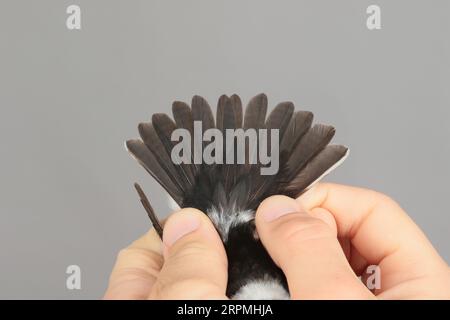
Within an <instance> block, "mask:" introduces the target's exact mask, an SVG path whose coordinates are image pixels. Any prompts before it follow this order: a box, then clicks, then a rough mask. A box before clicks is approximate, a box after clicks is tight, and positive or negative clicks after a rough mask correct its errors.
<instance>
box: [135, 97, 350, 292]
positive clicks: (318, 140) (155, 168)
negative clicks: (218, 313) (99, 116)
mask: <svg viewBox="0 0 450 320" xmlns="http://www.w3.org/2000/svg"><path fill="white" fill-rule="evenodd" d="M266 111H267V98H266V96H265V95H264V94H260V95H258V96H256V97H254V98H253V99H251V100H250V102H249V104H248V106H247V108H246V110H245V115H244V116H243V112H242V104H241V101H240V98H239V97H238V96H236V95H233V96H231V97H227V96H222V97H221V98H220V99H219V103H218V107H217V114H216V120H214V117H213V116H212V111H211V108H210V107H209V105H208V103H207V102H206V101H205V100H204V99H203V98H201V97H199V96H195V97H194V98H193V99H192V105H191V107H189V106H188V105H187V104H184V103H181V102H175V103H174V104H173V114H174V119H175V122H173V121H172V120H171V119H170V118H169V117H168V116H167V115H164V114H155V115H154V116H153V118H152V123H143V124H140V125H139V132H140V135H141V138H142V141H141V140H129V141H127V148H128V150H129V151H130V152H131V153H132V154H133V156H134V157H135V158H136V159H137V160H138V161H139V162H140V163H141V164H142V165H143V166H144V168H145V169H146V170H147V171H148V172H149V173H150V174H151V175H152V176H153V177H154V178H155V179H156V180H157V181H158V182H159V183H160V184H161V185H162V186H163V187H164V188H165V189H166V190H167V192H168V193H169V195H170V196H171V197H172V198H173V199H174V200H175V202H176V203H177V204H178V205H179V206H180V207H193V208H197V209H199V210H201V211H203V212H205V213H206V214H207V215H208V217H209V218H210V219H211V221H212V222H213V224H214V225H215V227H216V229H217V231H218V233H219V234H220V236H221V238H222V241H223V243H224V246H225V249H226V253H227V257H228V286H227V296H229V297H230V298H234V299H287V298H289V294H288V289H287V283H286V278H285V276H284V274H283V273H282V272H281V270H280V269H279V268H278V267H277V266H276V265H275V263H274V262H273V261H272V259H271V258H270V256H269V255H268V253H267V251H266V250H265V248H264V246H263V245H262V243H261V241H260V240H259V237H258V234H257V232H256V229H255V224H254V215H255V211H256V208H257V207H258V205H259V204H260V203H261V201H262V200H264V199H265V198H267V197H269V196H271V195H276V194H282V195H287V196H291V197H295V196H298V195H299V194H301V193H302V192H304V191H306V190H307V189H308V188H309V187H310V186H311V185H312V184H314V183H315V182H316V181H318V180H319V179H320V178H321V177H323V176H324V175H325V174H327V173H328V172H329V171H330V170H331V169H333V168H334V167H336V166H337V164H339V163H340V162H342V161H343V159H344V158H345V157H346V155H347V153H348V150H347V148H345V147H343V146H337V145H328V143H329V142H330V140H331V138H332V137H333V135H334V128H333V127H330V126H325V125H315V126H311V124H312V117H313V116H312V113H310V112H307V111H298V112H295V113H294V106H293V104H292V103H290V102H283V103H280V104H278V105H277V107H276V108H275V109H274V110H273V111H272V112H271V113H270V115H269V116H268V117H267V119H266ZM195 121H201V124H202V126H203V130H208V129H211V128H216V129H218V130H220V131H221V132H223V133H224V132H225V131H226V130H227V129H243V130H248V129H256V130H261V129H268V130H274V129H275V130H277V132H278V137H279V141H276V142H278V143H277V144H275V143H274V142H272V143H271V142H270V141H269V143H268V145H269V146H274V145H276V146H277V147H279V148H277V149H278V150H275V152H279V159H278V161H279V169H278V171H277V172H276V173H275V174H273V175H262V174H261V168H263V167H264V166H265V165H263V164H262V163H252V162H250V161H249V159H250V157H251V155H250V153H251V151H249V149H248V146H246V149H245V151H244V152H245V159H246V161H245V162H244V163H225V164H224V163H212V164H205V163H200V164H199V163H195V162H193V163H181V164H174V163H173V161H171V154H172V149H173V148H174V142H173V141H172V139H171V138H172V134H173V132H174V130H176V129H177V128H182V129H186V130H188V131H189V132H191V133H192V132H193V128H194V123H195ZM259 139H261V138H259ZM192 143H194V142H193V141H192ZM231 148H232V150H234V151H235V152H234V156H235V157H237V149H236V146H235V144H230V143H229V142H228V145H227V144H225V145H224V146H223V151H224V152H223V154H224V155H226V154H229V153H230V150H231ZM272 152H274V150H272ZM137 188H138V192H139V193H140V195H141V201H142V203H143V204H144V207H145V208H146V210H147V212H148V213H149V216H150V218H151V219H152V222H153V224H154V225H155V227H156V228H157V230H158V228H160V226H159V223H158V222H157V220H156V218H155V216H154V213H153V211H152V209H151V206H150V204H149V203H148V201H147V199H146V198H145V195H144V194H143V192H142V190H140V188H139V187H137Z"/></svg>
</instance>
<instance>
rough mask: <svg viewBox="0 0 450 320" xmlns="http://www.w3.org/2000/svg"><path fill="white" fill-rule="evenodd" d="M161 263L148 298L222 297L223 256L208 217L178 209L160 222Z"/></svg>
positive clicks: (224, 257) (225, 263) (223, 289)
mask: <svg viewBox="0 0 450 320" xmlns="http://www.w3.org/2000/svg"><path fill="white" fill-rule="evenodd" d="M163 254H164V264H163V267H162V269H161V272H160V274H159V275H158V278H157V279H156V282H155V285H154V286H153V288H152V292H151V294H150V298H151V299H226V295H225V290H226V285H227V273H228V266H227V258H226V254H225V249H224V247H223V244H222V241H221V240H220V237H219V235H218V234H217V231H216V230H215V228H214V226H213V225H212V223H211V221H210V220H209V219H208V217H207V216H206V215H205V214H204V213H202V212H201V211H199V210H196V209H191V208H188V209H182V210H180V211H178V212H176V213H174V214H173V215H171V216H170V217H169V218H168V220H167V222H166V223H165V225H164V234H163Z"/></svg>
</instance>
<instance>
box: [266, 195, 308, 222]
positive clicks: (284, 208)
mask: <svg viewBox="0 0 450 320" xmlns="http://www.w3.org/2000/svg"><path fill="white" fill-rule="evenodd" d="M283 198H285V199H280V198H278V197H277V198H275V199H273V200H271V199H269V200H268V201H267V202H266V203H264V204H263V206H261V207H260V211H261V212H260V214H261V215H262V217H263V218H264V220H266V221H267V222H271V221H274V220H276V219H278V218H280V217H282V216H284V215H287V214H289V213H294V212H303V210H301V208H300V205H299V204H298V203H297V202H296V201H295V200H294V199H291V198H288V197H283Z"/></svg>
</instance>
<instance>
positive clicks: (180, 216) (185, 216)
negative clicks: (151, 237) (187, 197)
mask: <svg viewBox="0 0 450 320" xmlns="http://www.w3.org/2000/svg"><path fill="white" fill-rule="evenodd" d="M199 226H200V220H199V218H198V217H197V216H195V215H193V214H191V213H188V212H180V213H175V214H174V215H173V216H171V217H170V218H169V219H168V220H167V222H166V224H165V226H164V233H163V242H164V244H165V245H166V246H168V247H170V246H171V245H173V244H174V243H175V242H176V241H177V240H179V239H180V238H182V237H184V236H185V235H187V234H188V233H191V232H193V231H195V230H197V229H198V228H199Z"/></svg>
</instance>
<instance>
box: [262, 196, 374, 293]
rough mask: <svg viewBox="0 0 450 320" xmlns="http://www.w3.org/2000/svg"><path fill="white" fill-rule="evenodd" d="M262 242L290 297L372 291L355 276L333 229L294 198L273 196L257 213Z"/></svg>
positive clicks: (263, 203) (265, 201) (264, 202)
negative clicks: (278, 270)
mask: <svg viewBox="0 0 450 320" xmlns="http://www.w3.org/2000/svg"><path fill="white" fill-rule="evenodd" d="M256 227H257V230H258V234H259V237H260V238H261V241H262V243H263V244H264V246H265V248H266V249H267V251H268V252H269V254H270V256H271V257H272V259H273V260H274V262H275V263H276V264H277V265H278V266H279V267H280V268H281V269H282V270H283V272H284V274H285V275H286V278H287V281H288V286H289V291H290V294H291V298H292V299H367V298H370V297H373V295H372V293H371V292H370V291H369V290H368V289H367V288H366V287H365V286H364V285H363V284H362V282H361V281H360V280H359V279H358V278H357V277H356V275H355V274H354V272H353V270H352V269H351V267H350V265H349V264H348V262H347V259H346V257H345V255H344V252H343V251H342V249H341V247H340V245H339V241H338V239H337V237H336V232H335V230H333V228H332V227H330V226H329V224H327V223H326V222H324V220H323V219H320V218H318V217H313V216H311V215H310V214H308V213H307V212H306V211H305V210H303V209H302V208H301V207H300V205H299V203H298V202H297V201H295V200H294V199H291V198H288V197H285V196H273V197H270V198H268V199H266V200H264V201H263V202H262V203H261V205H260V206H259V208H258V210H257V213H256Z"/></svg>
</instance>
